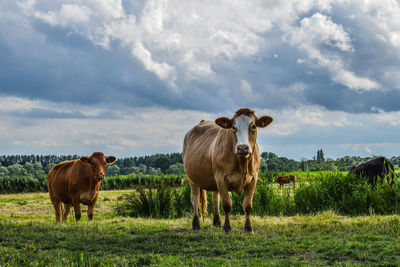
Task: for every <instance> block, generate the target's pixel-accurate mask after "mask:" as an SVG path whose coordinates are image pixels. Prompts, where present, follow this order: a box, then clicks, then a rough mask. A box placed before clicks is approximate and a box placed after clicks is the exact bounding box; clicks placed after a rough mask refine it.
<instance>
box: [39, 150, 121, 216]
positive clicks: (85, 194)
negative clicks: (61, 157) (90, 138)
mask: <svg viewBox="0 0 400 267" xmlns="http://www.w3.org/2000/svg"><path fill="white" fill-rule="evenodd" d="M115 160H116V158H115V157H114V156H110V157H107V158H106V157H104V154H103V153H101V152H95V153H93V154H92V156H90V157H81V158H79V159H76V160H71V161H64V162H61V163H58V164H57V165H55V166H54V167H53V168H51V170H50V171H49V174H48V176H47V186H48V188H49V194H50V199H51V202H52V203H53V206H54V210H55V212H56V220H57V221H62V220H64V221H66V220H67V219H68V214H69V211H70V209H71V206H73V207H74V211H75V219H76V220H77V221H78V220H79V219H80V218H81V216H82V212H81V208H80V203H83V204H84V205H87V206H88V211H87V214H88V218H89V220H92V218H93V212H94V205H95V204H96V201H97V198H98V193H99V189H100V186H101V180H103V179H104V178H105V171H106V165H108V164H112V163H113V162H114V161H115ZM63 203H64V211H63ZM61 215H62V216H63V217H62V218H61Z"/></svg>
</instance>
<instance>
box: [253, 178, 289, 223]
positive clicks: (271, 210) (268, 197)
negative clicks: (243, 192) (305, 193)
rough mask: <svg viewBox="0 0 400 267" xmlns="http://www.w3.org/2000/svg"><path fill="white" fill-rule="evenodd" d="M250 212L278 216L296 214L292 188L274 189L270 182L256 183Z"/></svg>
mask: <svg viewBox="0 0 400 267" xmlns="http://www.w3.org/2000/svg"><path fill="white" fill-rule="evenodd" d="M252 213H253V214H255V215H258V216H280V215H294V214H296V210H295V205H294V201H293V189H292V188H285V189H283V190H279V191H278V190H276V189H274V188H273V187H272V183H266V182H261V183H258V184H257V187H256V191H255V192H254V197H253V210H252Z"/></svg>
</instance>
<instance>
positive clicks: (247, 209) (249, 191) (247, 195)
mask: <svg viewBox="0 0 400 267" xmlns="http://www.w3.org/2000/svg"><path fill="white" fill-rule="evenodd" d="M256 184H257V179H256V178H253V180H252V181H251V183H250V184H248V185H246V186H245V187H244V198H243V210H244V214H245V216H246V222H245V224H244V230H245V231H246V232H250V233H251V232H253V227H252V226H251V216H250V213H251V208H252V206H253V195H254V190H255V188H256Z"/></svg>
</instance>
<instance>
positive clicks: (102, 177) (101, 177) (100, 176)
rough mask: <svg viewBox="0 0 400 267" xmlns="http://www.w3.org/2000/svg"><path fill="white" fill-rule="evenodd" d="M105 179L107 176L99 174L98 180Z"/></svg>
mask: <svg viewBox="0 0 400 267" xmlns="http://www.w3.org/2000/svg"><path fill="white" fill-rule="evenodd" d="M104 177H105V175H104V174H102V173H99V174H98V175H97V179H99V180H103V179H104Z"/></svg>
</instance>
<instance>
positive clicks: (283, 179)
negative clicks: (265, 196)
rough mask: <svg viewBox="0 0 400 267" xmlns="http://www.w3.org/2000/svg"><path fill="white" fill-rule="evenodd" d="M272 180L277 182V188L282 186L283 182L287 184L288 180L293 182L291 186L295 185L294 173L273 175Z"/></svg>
mask: <svg viewBox="0 0 400 267" xmlns="http://www.w3.org/2000/svg"><path fill="white" fill-rule="evenodd" d="M274 180H275V182H277V183H278V184H279V188H282V187H283V185H284V184H289V183H290V182H293V186H294V187H296V175H294V174H290V175H286V176H275V177H274Z"/></svg>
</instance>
